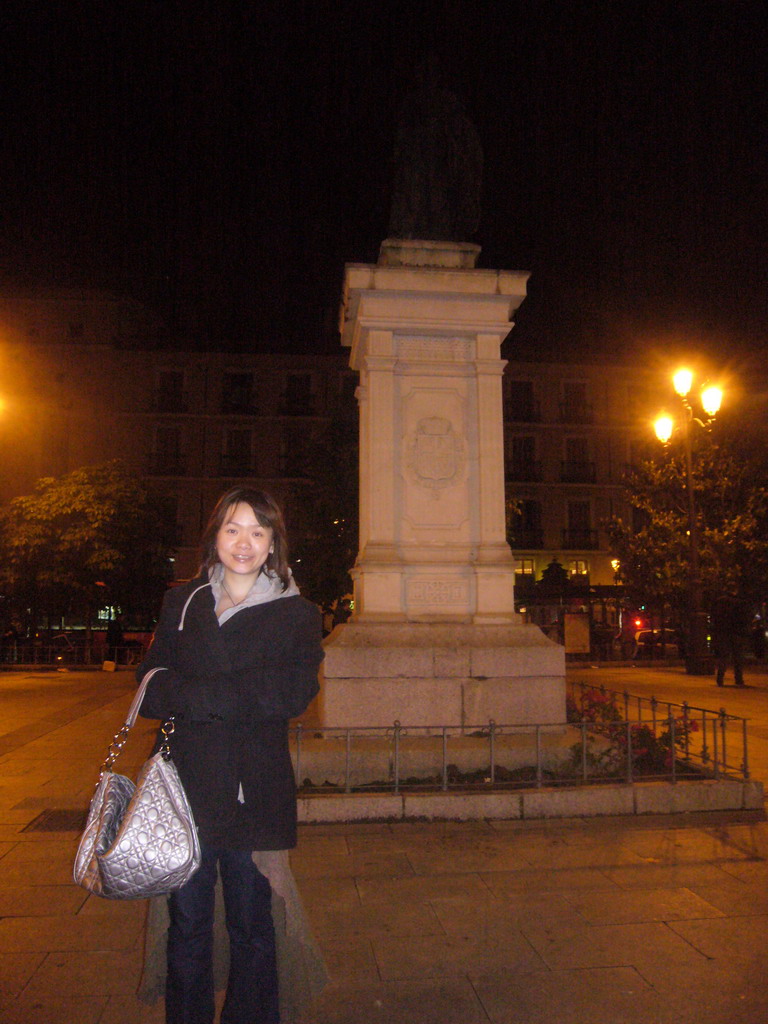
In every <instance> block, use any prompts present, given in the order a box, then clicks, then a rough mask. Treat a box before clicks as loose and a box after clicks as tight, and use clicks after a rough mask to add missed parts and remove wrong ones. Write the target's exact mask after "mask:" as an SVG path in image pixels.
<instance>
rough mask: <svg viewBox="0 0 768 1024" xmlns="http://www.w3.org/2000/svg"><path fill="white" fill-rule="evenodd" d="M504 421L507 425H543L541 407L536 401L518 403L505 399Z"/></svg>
mask: <svg viewBox="0 0 768 1024" xmlns="http://www.w3.org/2000/svg"><path fill="white" fill-rule="evenodd" d="M504 420H505V422H507V423H541V407H540V406H539V403H538V402H536V401H532V400H530V399H529V400H528V401H525V402H516V401H514V400H513V399H511V398H505V399H504Z"/></svg>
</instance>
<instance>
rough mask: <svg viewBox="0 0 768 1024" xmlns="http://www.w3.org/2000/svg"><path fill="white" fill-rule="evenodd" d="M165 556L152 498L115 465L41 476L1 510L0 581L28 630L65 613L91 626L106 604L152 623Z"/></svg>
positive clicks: (164, 573)
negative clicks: (99, 609) (27, 489)
mask: <svg viewBox="0 0 768 1024" xmlns="http://www.w3.org/2000/svg"><path fill="white" fill-rule="evenodd" d="M170 553H171V552H170V550H169V549H168V547H167V546H166V545H165V544H164V541H163V527H162V522H161V520H160V517H159V515H158V512H157V511H156V509H155V508H154V507H153V504H152V501H151V498H150V497H149V495H148V494H147V492H146V491H145V490H144V489H143V487H142V486H141V484H140V483H139V482H138V481H137V480H135V479H134V478H132V477H131V476H129V475H128V473H127V472H126V470H125V468H124V467H123V466H122V464H121V463H119V462H117V461H113V462H108V463H105V464H103V465H99V466H87V467H83V468H81V469H77V470H75V471H74V472H73V473H70V474H68V475H67V476H64V477H61V478H55V477H44V478H42V479H40V480H38V482H37V484H36V486H35V490H34V493H32V494H29V495H24V496H22V497H19V498H14V499H13V500H12V501H11V502H10V504H9V505H7V506H6V507H5V508H4V509H2V510H0V580H1V581H2V584H3V587H4V590H5V596H6V597H7V598H8V599H9V603H10V607H11V610H12V612H13V613H14V614H15V616H16V617H17V618H18V619H19V621H21V622H24V623H25V624H27V625H28V626H29V627H31V628H32V629H36V628H37V627H38V626H40V625H44V624H45V623H46V622H48V621H50V620H55V619H57V618H59V617H61V616H64V615H68V616H78V617H80V618H81V619H82V620H83V621H84V622H85V623H86V625H89V624H90V622H91V618H92V615H93V613H94V611H95V610H96V609H98V608H99V607H104V606H106V605H112V606H114V607H118V608H119V609H120V611H121V613H122V614H123V615H125V616H126V618H129V619H133V620H138V621H140V622H141V623H145V622H149V621H151V614H152V612H153V610H154V609H155V608H156V607H157V605H158V603H159V600H160V597H161V595H162V592H163V591H164V589H165V587H166V585H167V582H168V579H169V560H168V558H169V555H170Z"/></svg>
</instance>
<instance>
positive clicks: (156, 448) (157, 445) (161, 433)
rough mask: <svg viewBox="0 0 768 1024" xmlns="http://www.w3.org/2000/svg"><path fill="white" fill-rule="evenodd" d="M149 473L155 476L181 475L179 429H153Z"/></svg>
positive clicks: (173, 427)
mask: <svg viewBox="0 0 768 1024" xmlns="http://www.w3.org/2000/svg"><path fill="white" fill-rule="evenodd" d="M149 471H150V473H153V474H156V475H157V476H181V475H182V474H183V472H184V465H183V459H182V457H181V428H180V427H175V426H165V425H159V426H157V427H155V438H154V445H153V448H152V455H151V465H150V468H149Z"/></svg>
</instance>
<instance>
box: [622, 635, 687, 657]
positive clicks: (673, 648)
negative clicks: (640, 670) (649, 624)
mask: <svg viewBox="0 0 768 1024" xmlns="http://www.w3.org/2000/svg"><path fill="white" fill-rule="evenodd" d="M632 657H633V658H661V657H665V658H678V657H680V636H679V634H678V632H677V630H676V629H667V628H664V629H638V631H637V632H636V633H635V649H634V651H633V653H632Z"/></svg>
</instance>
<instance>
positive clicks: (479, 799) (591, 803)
mask: <svg viewBox="0 0 768 1024" xmlns="http://www.w3.org/2000/svg"><path fill="white" fill-rule="evenodd" d="M762 796H763V786H762V783H759V782H739V781H738V780H732V779H720V780H716V781H715V780H713V781H709V780H707V781H704V782H690V781H688V782H679V783H670V782H659V783H655V782H654V783H642V782H641V783H634V784H633V785H622V784H617V785H612V786H582V787H579V788H572V789H546V788H545V789H538V790H523V791H521V792H493V793H467V792H453V793H389V794H377V793H365V794H363V793H338V794H336V793H333V794H322V795H315V796H309V797H301V798H300V799H299V822H301V823H302V824H310V823H319V822H332V821H336V822H343V821H350V822H351V821H415V820H426V821H483V820H485V821H494V820H496V821H503V820H513V819H518V818H520V819H527V820H537V819H543V818H590V817H598V816H601V815H605V816H611V815H631V814H679V813H681V812H693V811H727V810H754V809H762V806H763V804H762ZM758 798H759V802H757V801H758Z"/></svg>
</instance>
